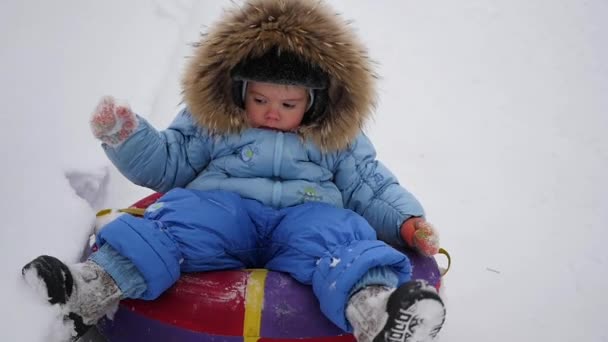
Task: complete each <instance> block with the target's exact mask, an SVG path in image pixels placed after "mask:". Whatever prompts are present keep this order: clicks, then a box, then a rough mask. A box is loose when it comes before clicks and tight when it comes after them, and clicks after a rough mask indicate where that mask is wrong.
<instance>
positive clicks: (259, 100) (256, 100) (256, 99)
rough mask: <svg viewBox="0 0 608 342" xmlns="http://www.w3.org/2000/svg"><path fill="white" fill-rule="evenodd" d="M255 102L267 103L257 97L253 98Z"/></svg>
mask: <svg viewBox="0 0 608 342" xmlns="http://www.w3.org/2000/svg"><path fill="white" fill-rule="evenodd" d="M253 102H255V103H266V101H265V100H264V99H260V98H256V97H254V98H253Z"/></svg>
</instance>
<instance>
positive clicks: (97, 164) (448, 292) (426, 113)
mask: <svg viewBox="0 0 608 342" xmlns="http://www.w3.org/2000/svg"><path fill="white" fill-rule="evenodd" d="M331 3H332V4H334V6H335V7H336V8H337V9H338V10H339V11H340V12H342V13H343V15H344V16H345V17H346V18H348V19H353V20H354V27H355V28H356V29H357V31H358V32H359V34H360V35H361V37H362V38H363V39H364V41H365V42H366V44H367V45H368V47H369V50H370V54H371V56H372V57H373V58H374V59H375V60H376V61H378V63H379V64H378V71H379V74H380V75H381V76H382V77H381V79H380V80H379V86H380V94H379V95H380V96H379V99H380V100H379V104H378V108H377V113H376V116H375V120H374V122H373V123H372V124H371V125H370V126H369V128H368V133H369V135H370V137H371V138H372V140H373V141H374V142H375V144H376V147H377V150H378V156H379V158H380V159H381V160H382V161H383V162H384V163H385V164H387V165H388V166H389V168H390V169H391V170H392V171H393V172H394V173H395V174H396V175H397V176H398V177H399V179H400V180H401V181H402V183H403V184H404V185H405V186H406V187H407V188H408V189H409V190H410V191H412V192H413V193H414V194H416V196H417V197H419V198H420V200H421V201H422V202H423V204H424V206H425V208H426V210H427V213H428V218H429V220H430V221H431V222H433V224H434V225H435V226H436V227H437V229H438V230H439V231H440V233H441V241H442V246H443V247H444V248H446V249H447V250H448V251H449V252H450V254H451V255H452V258H453V266H452V269H451V270H450V273H449V274H448V275H447V276H446V278H445V283H446V289H445V292H444V293H445V296H446V303H447V310H448V315H447V321H446V325H445V326H444V330H443V331H442V332H441V334H440V336H441V340H442V341H482V340H486V339H487V338H488V337H490V336H491V337H492V340H493V341H497V342H511V341H560V342H562V341H564V342H565V341H592V342H605V341H608V332H606V330H605V329H604V328H603V322H604V319H603V317H604V314H603V313H604V311H605V308H606V307H607V306H608V295H607V294H606V293H605V290H606V289H607V288H608V276H607V273H606V269H607V264H608V257H607V254H606V253H604V252H603V248H602V247H603V243H604V242H605V241H607V240H608V239H607V238H608V231H607V230H606V227H608V199H607V196H606V194H607V193H608V180H607V178H606V176H605V175H606V170H608V136H607V135H606V132H608V98H607V97H606V96H605V95H606V94H607V93H608V65H607V64H606V63H605V61H606V60H608V47H607V46H606V44H605V37H606V36H607V35H608V24H607V23H606V21H605V18H606V16H607V15H608V3H607V2H605V1H602V0H588V1H577V0H564V1H548V0H547V1H523V0H516V1H501V2H499V1H489V2H488V1H478V0H464V1H458V2H453V3H452V2H442V3H441V4H440V3H437V2H433V1H427V2H419V1H397V0H393V1H392V0H379V1H374V2H368V1H363V0H357V1H353V0H349V1H346V0H334V1H331ZM225 6H231V3H230V1H214V2H202V1H194V0H179V1H171V2H170V1H158V0H157V1H143V0H134V1H129V2H123V1H118V0H108V1H104V2H98V3H93V2H78V1H66V0H58V1H52V2H48V1H41V0H31V1H14V0H13V1H2V2H0V37H1V42H2V44H1V45H0V46H1V48H0V74H1V75H2V81H1V82H2V83H1V91H0V100H1V101H0V103H2V106H3V107H2V110H1V111H0V113H1V119H2V125H1V126H0V150H1V156H2V166H3V170H2V177H0V182H1V183H0V189H2V191H3V196H2V200H1V202H0V215H1V217H2V218H3V220H2V228H1V229H0V265H1V266H2V269H3V270H4V271H5V274H4V276H3V277H1V280H0V303H2V304H1V305H0V308H1V309H0V322H2V329H0V340H3V341H4V340H6V341H16V340H19V341H53V340H57V339H58V338H59V337H58V336H60V328H59V324H58V323H57V320H56V319H55V316H56V314H57V310H56V308H52V307H49V306H47V305H44V304H43V303H41V302H40V299H39V298H38V297H36V296H35V294H33V293H32V291H30V290H29V289H27V288H26V287H25V283H24V281H23V279H22V278H21V272H20V269H21V267H22V266H23V265H24V264H25V263H26V262H28V261H30V260H31V259H33V258H34V257H36V256H38V255H40V254H48V255H53V256H56V257H59V258H60V259H63V260H67V261H70V262H75V261H77V260H78V259H79V257H80V255H81V253H82V250H83V248H84V247H85V245H86V243H87V239H88V235H89V233H90V231H91V230H92V224H93V222H94V214H95V212H96V211H97V210H98V209H100V208H103V207H108V206H109V207H123V206H126V205H128V204H130V203H132V202H134V201H135V200H136V199H138V198H141V197H143V196H144V195H146V194H148V193H149V191H148V190H146V189H141V188H138V187H135V186H133V185H131V184H129V182H128V181H126V180H125V179H124V178H122V176H120V175H119V174H118V173H117V172H116V170H115V169H114V167H113V166H112V165H111V164H110V163H109V162H108V161H107V159H106V157H105V155H104V154H103V152H102V150H101V148H100V147H99V144H98V143H97V142H96V141H95V139H94V138H93V137H92V135H91V133H90V131H89V124H88V119H89V115H90V113H91V111H92V110H93V108H94V107H95V105H96V104H97V101H98V100H99V99H100V98H101V97H102V96H104V95H113V96H115V97H117V98H119V99H124V100H126V101H127V102H128V103H130V105H131V107H132V108H133V109H134V110H135V111H136V112H138V113H140V114H143V115H144V116H146V117H147V118H148V119H149V120H150V121H151V122H152V123H153V124H154V125H155V126H156V127H159V128H162V127H165V126H166V125H167V124H168V123H169V122H170V121H171V119H172V118H173V116H174V115H175V114H176V113H177V111H178V109H179V102H180V100H181V99H180V89H179V81H180V77H181V71H182V68H183V65H184V62H185V59H184V56H188V55H189V52H190V51H191V47H190V45H189V44H190V43H192V42H194V41H196V40H197V38H198V34H199V31H200V30H201V29H202V28H203V26H204V25H209V24H211V23H212V21H214V20H215V19H216V18H217V17H218V15H219V14H220V13H221V8H223V7H225ZM73 187H74V188H73ZM79 195H80V196H82V197H84V199H83V198H82V197H80V196H79Z"/></svg>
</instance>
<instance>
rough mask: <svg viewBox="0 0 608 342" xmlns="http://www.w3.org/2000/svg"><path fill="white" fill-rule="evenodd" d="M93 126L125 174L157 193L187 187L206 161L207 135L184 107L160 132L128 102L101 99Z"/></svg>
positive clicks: (207, 155) (111, 157)
mask: <svg viewBox="0 0 608 342" xmlns="http://www.w3.org/2000/svg"><path fill="white" fill-rule="evenodd" d="M91 129H92V131H93V134H94V135H95V137H97V138H98V139H99V140H101V141H102V142H103V145H102V146H103V148H104V150H105V152H106V154H107V156H108V157H109V158H110V160H111V161H112V163H114V165H115V166H116V167H117V168H118V170H119V171H120V172H121V173H122V174H123V175H124V176H125V177H127V178H128V179H129V180H131V181H132V182H133V183H135V184H137V185H141V186H144V187H147V188H150V189H152V190H155V191H159V192H166V191H168V190H170V189H172V188H176V187H185V186H186V185H187V184H188V183H189V182H190V181H192V180H193V179H194V178H195V177H196V175H197V174H198V173H199V172H201V171H202V170H203V169H204V168H205V167H206V166H207V164H208V163H209V160H210V153H211V152H210V151H211V146H210V142H211V139H209V137H208V136H207V135H206V133H205V132H202V130H201V129H200V128H198V127H197V126H196V125H195V124H194V123H193V121H192V118H191V116H190V114H189V113H188V112H187V111H186V110H183V111H182V112H181V113H180V114H178V116H177V117H176V119H175V120H174V121H173V123H172V124H171V125H170V126H169V128H168V129H166V130H164V131H160V132H159V131H157V130H156V129H155V128H154V127H152V126H151V125H150V124H149V123H148V122H147V121H146V120H145V119H143V118H142V117H139V116H137V115H135V114H134V113H133V112H132V111H131V109H130V108H129V107H128V106H126V105H119V104H117V103H116V101H115V100H114V99H113V98H112V97H104V98H102V99H101V101H100V103H99V105H98V106H97V108H96V110H95V112H94V113H93V116H92V118H91Z"/></svg>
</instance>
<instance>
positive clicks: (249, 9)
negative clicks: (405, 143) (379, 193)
mask: <svg viewBox="0 0 608 342" xmlns="http://www.w3.org/2000/svg"><path fill="white" fill-rule="evenodd" d="M274 46H277V47H279V49H281V50H288V51H292V52H294V53H296V54H298V55H299V56H301V57H302V58H304V59H305V60H308V61H310V62H312V63H315V64H317V65H318V66H319V67H320V68H321V69H323V70H324V71H325V72H326V73H327V74H328V75H329V78H330V79H329V103H328V106H327V108H326V111H325V113H324V115H323V118H322V120H320V121H317V122H316V123H313V124H310V125H305V126H301V127H300V129H299V130H298V132H299V133H300V134H301V135H302V136H303V137H304V138H305V139H311V140H312V141H313V142H315V143H316V144H317V145H318V146H319V147H321V148H322V149H324V150H326V151H331V150H338V149H342V148H345V147H347V146H348V144H349V143H351V142H352V141H353V139H354V138H355V137H356V136H357V135H358V134H359V132H360V130H361V128H362V127H363V125H364V124H365V122H366V121H367V119H368V117H369V116H370V114H371V111H372V110H373V107H374V104H375V97H376V94H375V89H374V88H375V78H376V76H375V73H374V71H373V70H372V68H371V64H372V63H371V61H370V59H369V57H368V55H367V51H366V49H365V48H364V47H363V46H362V44H361V43H360V42H359V40H358V39H357V38H356V37H355V35H354V33H353V31H352V29H351V28H350V27H349V24H348V23H347V22H345V21H344V20H342V19H341V18H340V17H339V16H338V14H335V13H334V12H333V10H332V9H330V8H329V7H328V6H326V5H325V4H324V2H323V1H318V0H317V1H314V0H251V1H248V2H247V3H245V4H244V5H242V6H241V7H238V8H234V9H232V10H230V11H227V12H226V14H225V15H224V17H223V18H221V20H220V21H219V22H218V23H217V24H216V26H215V27H213V28H212V29H211V30H210V31H209V32H208V33H207V34H204V35H203V37H202V39H201V42H200V44H198V47H197V49H196V51H195V54H194V57H193V58H192V59H191V61H190V63H189V65H188V67H187V68H186V72H185V76H184V78H183V88H184V101H185V102H186V104H187V105H188V106H189V109H190V111H191V113H192V115H193V116H194V118H195V119H196V120H197V121H198V123H199V124H200V125H202V126H204V127H207V128H208V129H209V130H211V131H212V132H215V133H219V134H224V133H236V132H240V131H241V130H242V129H244V128H246V127H248V125H247V123H246V119H245V112H244V110H243V109H241V108H239V107H238V106H237V105H236V104H234V103H233V101H232V89H231V82H232V80H231V78H230V70H232V68H233V67H234V66H235V65H237V64H238V63H239V62H240V61H241V60H242V59H244V58H247V57H248V56H261V55H263V54H264V53H265V52H267V51H268V50H269V49H271V48H272V47H274Z"/></svg>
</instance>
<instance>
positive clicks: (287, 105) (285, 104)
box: [283, 103, 296, 109]
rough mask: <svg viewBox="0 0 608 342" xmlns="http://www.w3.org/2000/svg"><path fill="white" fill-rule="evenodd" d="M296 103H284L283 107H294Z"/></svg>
mask: <svg viewBox="0 0 608 342" xmlns="http://www.w3.org/2000/svg"><path fill="white" fill-rule="evenodd" d="M295 106H296V105H295V104H292V103H283V107H285V108H287V109H292V108H294V107H295Z"/></svg>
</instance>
